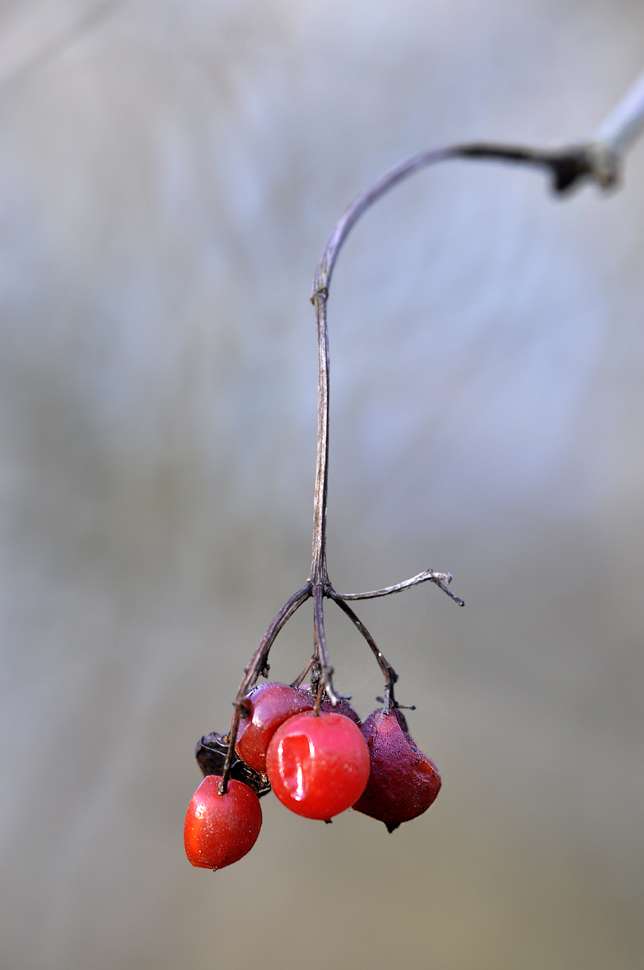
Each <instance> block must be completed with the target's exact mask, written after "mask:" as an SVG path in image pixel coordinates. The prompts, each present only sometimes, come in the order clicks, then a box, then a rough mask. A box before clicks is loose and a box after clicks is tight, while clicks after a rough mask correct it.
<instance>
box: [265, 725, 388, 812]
mask: <svg viewBox="0 0 644 970" xmlns="http://www.w3.org/2000/svg"><path fill="white" fill-rule="evenodd" d="M266 767H267V770H268V780H269V781H270V783H271V786H272V788H273V791H274V792H275V794H276V795H277V797H278V798H279V800H280V801H281V802H282V804H284V805H286V807H287V808H290V809H291V811H292V812H295V813H296V814H297V815H304V817H305V818H317V819H323V820H324V821H328V820H329V819H330V818H332V816H333V815H339V813H340V812H344V811H345V810H346V809H347V808H350V807H351V806H352V805H353V803H354V802H355V801H357V799H358V798H359V797H360V795H361V794H362V792H363V791H364V788H365V785H366V784H367V780H368V778H369V770H370V765H369V749H368V748H367V744H366V741H365V739H364V738H363V736H362V734H361V732H360V728H359V727H357V726H356V725H355V724H354V723H353V721H351V720H349V718H348V717H345V716H344V715H342V714H333V713H331V714H313V713H312V712H311V713H305V714H297V715H296V716H295V717H291V718H289V719H288V721H285V722H284V724H282V726H281V727H279V728H278V729H277V731H276V732H275V734H274V735H273V738H272V740H271V743H270V744H269V746H268V754H267V756H266Z"/></svg>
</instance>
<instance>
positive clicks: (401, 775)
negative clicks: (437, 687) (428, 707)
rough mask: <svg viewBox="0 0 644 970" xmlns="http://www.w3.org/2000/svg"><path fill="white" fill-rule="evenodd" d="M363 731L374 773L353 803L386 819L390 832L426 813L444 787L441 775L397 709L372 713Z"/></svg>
mask: <svg viewBox="0 0 644 970" xmlns="http://www.w3.org/2000/svg"><path fill="white" fill-rule="evenodd" d="M361 731H362V733H363V735H364V737H365V739H366V741H367V744H368V746H369V753H370V755H371V774H370V775H369V781H368V783H367V787H366V788H365V790H364V793H363V794H362V796H361V797H360V798H359V800H358V801H357V802H356V803H355V805H354V806H353V807H354V809H355V810H356V811H357V812H363V813H364V814H365V815H370V816H371V817H372V818H376V819H378V820H379V821H381V822H384V823H385V825H386V826H387V828H388V830H389V831H390V832H393V831H394V829H397V828H398V826H399V825H400V824H401V823H402V822H408V821H410V819H412V818H416V816H417V815H422V813H423V812H426V811H427V809H428V808H429V806H430V805H431V804H432V802H433V801H434V799H435V798H436V796H437V795H438V792H439V790H440V787H441V778H440V775H439V773H438V770H437V768H436V765H434V764H433V763H432V762H431V761H430V760H429V758H426V757H425V755H424V754H423V752H422V751H421V750H420V748H419V747H418V746H417V744H416V742H415V741H414V739H413V738H412V737H411V736H410V734H409V733H408V731H407V722H406V720H405V718H404V716H403V714H402V712H401V711H399V710H398V709H396V708H393V709H391V710H389V711H386V712H385V711H384V710H383V709H382V708H380V709H379V710H377V711H374V712H373V714H370V715H369V717H368V718H367V720H366V721H365V722H364V724H363V725H362V728H361Z"/></svg>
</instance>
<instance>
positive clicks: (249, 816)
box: [183, 775, 262, 869]
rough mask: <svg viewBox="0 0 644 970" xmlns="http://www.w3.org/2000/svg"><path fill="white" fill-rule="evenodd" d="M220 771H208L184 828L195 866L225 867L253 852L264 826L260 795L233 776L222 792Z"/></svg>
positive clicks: (187, 852)
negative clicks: (210, 773) (225, 790)
mask: <svg viewBox="0 0 644 970" xmlns="http://www.w3.org/2000/svg"><path fill="white" fill-rule="evenodd" d="M220 781H221V777H219V776H218V775H207V776H206V777H205V778H204V780H203V781H202V782H201V784H200V785H199V788H198V789H197V790H196V792H195V793H194V795H193V796H192V799H191V801H190V805H189V806H188V811H187V813H186V820H185V824H184V829H183V837H184V844H185V847H186V855H187V856H188V860H189V862H191V863H192V865H193V866H199V867H200V868H202V869H223V868H224V867H225V866H230V865H232V863H233V862H237V861H238V860H239V859H241V858H242V856H245V855H246V853H247V852H250V850H251V849H252V847H253V846H254V845H255V842H256V841H257V836H258V835H259V830H260V828H261V827H262V809H261V806H260V804H259V798H258V797H257V795H256V794H255V792H254V791H253V790H252V788H249V787H248V785H244V784H243V782H241V781H237V780H236V779H234V778H231V779H230V780H229V782H228V790H227V792H226V794H225V795H220V794H219V783H220Z"/></svg>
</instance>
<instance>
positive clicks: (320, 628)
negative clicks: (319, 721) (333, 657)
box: [313, 586, 340, 706]
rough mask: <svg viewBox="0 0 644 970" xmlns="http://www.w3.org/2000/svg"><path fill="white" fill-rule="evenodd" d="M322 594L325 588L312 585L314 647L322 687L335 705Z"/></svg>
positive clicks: (337, 699)
mask: <svg viewBox="0 0 644 970" xmlns="http://www.w3.org/2000/svg"><path fill="white" fill-rule="evenodd" d="M324 594H325V590H324V588H323V587H322V586H314V587H313V604H314V610H315V616H314V619H315V648H316V653H317V658H318V662H319V664H320V669H321V675H322V683H323V684H324V689H325V690H326V692H327V694H328V695H329V700H330V701H331V703H332V704H333V705H334V706H335V705H336V704H337V703H338V701H339V699H340V698H339V697H338V696H337V694H336V693H335V691H334V689H333V680H332V677H333V667H332V666H331V664H330V663H329V654H328V652H327V648H326V636H325V634H324V607H323V601H324Z"/></svg>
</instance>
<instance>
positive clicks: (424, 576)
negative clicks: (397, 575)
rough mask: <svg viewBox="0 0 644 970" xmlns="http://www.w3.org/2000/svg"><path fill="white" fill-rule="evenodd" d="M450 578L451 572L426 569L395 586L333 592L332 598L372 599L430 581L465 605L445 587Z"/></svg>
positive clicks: (461, 604)
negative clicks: (366, 590) (358, 591)
mask: <svg viewBox="0 0 644 970" xmlns="http://www.w3.org/2000/svg"><path fill="white" fill-rule="evenodd" d="M452 578H453V577H452V574H451V573H437V572H434V570H433V569H426V570H425V571H424V572H422V573H418V575H417V576H412V578H411V579H406V580H405V581H404V582H403V583H396V585H395V586H385V587H384V588H383V589H374V590H371V591H370V592H368V593H335V596H334V598H337V599H341V600H372V599H376V597H378V596H389V594H390V593H400V592H401V591H402V590H403V589H411V587H412V586H418V584H419V583H427V582H430V583H435V584H436V586H438V588H439V589H442V590H443V592H444V593H447V595H448V596H450V597H451V598H452V599H453V600H454V602H455V603H458V605H459V606H465V602H464V600H462V599H461V598H460V596H455V595H454V593H452V591H451V589H447V586H448V585H449V584H450V583H451V581H452Z"/></svg>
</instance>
